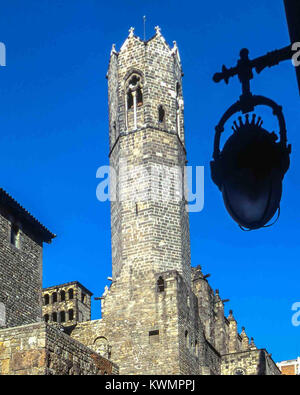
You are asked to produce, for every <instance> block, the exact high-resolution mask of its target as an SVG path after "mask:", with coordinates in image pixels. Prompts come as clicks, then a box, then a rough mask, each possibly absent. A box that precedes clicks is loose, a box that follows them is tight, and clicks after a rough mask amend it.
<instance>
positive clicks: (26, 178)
mask: <svg viewBox="0 0 300 395" xmlns="http://www.w3.org/2000/svg"><path fill="white" fill-rule="evenodd" d="M143 15H146V16H147V27H146V31H147V37H148V38H149V37H150V36H152V35H153V34H154V26H156V25H159V26H161V28H162V34H163V35H164V36H165V38H166V40H167V41H168V42H169V43H170V44H172V41H173V40H176V41H177V44H178V47H179V50H180V55H181V59H182V63H183V69H184V73H185V76H184V81H183V92H184V97H185V128H186V142H187V151H188V160H189V164H190V165H193V166H196V165H199V166H201V165H202V166H205V206H204V210H203V211H202V212H200V213H191V215H190V224H191V251H192V264H193V265H194V266H195V265H197V264H201V265H202V267H203V271H204V272H205V273H211V279H210V282H211V284H212V286H213V288H219V289H220V294H221V296H222V298H224V299H225V298H230V302H229V303H227V304H226V312H228V309H229V308H232V309H233V311H234V315H235V317H236V318H237V320H238V323H239V329H240V328H241V326H245V327H246V331H247V333H248V335H249V336H254V338H255V342H256V343H257V345H258V346H259V347H266V348H267V349H268V350H269V352H271V353H272V354H273V358H274V359H275V360H276V361H277V360H282V359H289V358H294V357H296V356H298V355H300V345H299V338H300V336H299V335H300V326H299V327H293V326H292V324H291V317H292V311H291V306H292V304H293V303H294V302H298V301H300V294H299V277H300V267H299V252H300V251H299V250H300V247H299V206H298V205H299V201H300V187H299V182H298V171H299V169H300V152H299V151H300V137H299V133H298V132H299V120H300V119H299V95H298V91H297V85H296V77H295V72H294V69H293V67H292V65H291V63H290V62H285V63H283V64H281V65H279V66H277V67H274V68H273V69H267V70H266V71H264V72H263V73H262V74H261V75H259V76H257V77H255V79H254V81H253V82H252V89H253V92H255V93H257V94H265V95H266V96H269V97H271V98H272V99H274V100H275V101H277V102H278V103H280V104H282V105H283V106H284V112H285V116H286V120H287V127H288V137H289V141H290V142H291V143H292V145H293V153H292V162H291V168H290V170H289V172H288V173H287V175H286V177H285V180H284V192H283V199H282V210H281V217H280V220H279V222H278V223H277V224H276V225H275V226H274V227H271V228H269V229H264V230H258V231H254V232H249V233H247V232H246V233H245V232H242V231H240V229H239V228H238V227H237V225H236V224H235V223H234V222H233V221H232V220H231V218H230V217H229V215H228V214H227V212H226V211H225V209H224V206H223V202H222V198H221V195H220V193H219V191H218V189H217V188H216V186H215V185H214V184H213V183H212V181H211V180H210V174H209V161H210V159H211V155H212V144H213V136H214V126H215V124H216V123H217V121H218V119H219V117H220V115H221V113H222V112H223V111H224V110H225V109H226V108H227V107H228V106H229V105H230V104H231V103H233V102H234V101H236V99H237V97H238V96H239V95H240V86H239V83H238V81H237V79H232V80H231V83H230V86H226V85H225V84H224V83H220V84H214V83H213V82H212V75H213V73H214V72H216V71H219V70H220V68H221V66H222V64H223V63H224V64H226V65H227V66H228V67H229V66H232V65H234V64H235V63H236V60H237V57H238V54H239V50H240V49H241V48H243V47H248V48H249V49H250V56H252V57H255V56H258V55H261V54H264V53H265V52H267V51H270V50H273V49H275V48H280V47H281V46H285V45H287V44H288V42H289V37H288V30H287V26H286V22H285V15H284V9H283V2H282V1H280V0H276V1H270V0H260V1H257V2H245V1H240V0H239V1H237V0H227V1H226V2H224V1H223V0H215V1H211V2H203V1H201V2H199V1H194V0H193V1H187V2H185V3H182V1H178V0H143V1H136V0H128V1H124V0H122V1H121V0H111V1H110V2H100V1H98V0H40V1H35V0H27V1H26V2H24V1H22V0H19V1H18V0H10V1H9V2H2V4H1V15H0V21H1V23H0V41H2V42H4V43H5V45H6V48H7V66H6V67H1V68H0V126H1V132H0V144H1V156H0V163H1V187H3V188H4V189H6V190H7V191H8V192H9V193H10V194H12V195H13V196H14V197H15V198H16V199H17V200H18V201H19V202H20V203H21V204H22V205H24V206H25V207H26V208H27V209H28V210H30V211H31V212H32V213H33V214H34V215H35V216H36V217H37V218H38V219H39V220H40V221H41V222H42V223H44V224H45V225H46V226H47V227H49V229H50V230H51V231H53V232H54V233H56V234H57V235H58V236H57V239H55V240H54V242H53V244H52V245H46V246H45V249H44V286H50V285H55V284H58V283H63V282H67V281H74V280H78V281H80V282H82V283H83V284H84V285H85V286H86V287H87V288H89V289H90V290H91V291H92V292H94V294H95V296H100V295H101V294H102V292H103V289H104V286H105V285H106V284H107V283H108V281H107V280H106V278H107V276H109V275H111V251H110V215H109V214H110V213H109V203H100V202H98V201H97V200H96V194H95V191H96V186H97V182H98V180H97V179H96V170H97V168H98V167H99V166H101V165H106V164H108V116H107V86H106V79H105V74H106V71H107V66H108V57H109V52H110V49H111V45H112V43H116V46H117V49H118V48H120V45H121V44H122V42H123V41H124V40H125V39H126V36H127V34H128V29H129V27H130V26H135V28H136V34H138V35H140V36H142V35H143V21H142V16H143ZM275 125H276V124H275V123H274V120H273V118H272V114H271V113H264V126H265V127H266V128H268V129H269V130H273V129H274V128H275ZM99 316H100V306H99V302H93V318H98V317H99Z"/></svg>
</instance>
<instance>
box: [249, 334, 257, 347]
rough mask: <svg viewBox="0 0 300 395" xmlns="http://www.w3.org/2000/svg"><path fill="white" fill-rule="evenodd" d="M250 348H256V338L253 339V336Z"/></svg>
mask: <svg viewBox="0 0 300 395" xmlns="http://www.w3.org/2000/svg"><path fill="white" fill-rule="evenodd" d="M250 348H254V349H256V345H255V343H254V339H253V337H251V341H250Z"/></svg>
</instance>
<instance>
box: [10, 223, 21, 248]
mask: <svg viewBox="0 0 300 395" xmlns="http://www.w3.org/2000/svg"><path fill="white" fill-rule="evenodd" d="M19 233H20V232H19V228H18V227H17V226H16V225H12V226H11V229H10V243H11V244H12V245H13V246H15V247H17V248H19V236H20V234H19Z"/></svg>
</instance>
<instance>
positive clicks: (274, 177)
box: [211, 46, 292, 230]
mask: <svg viewBox="0 0 300 395" xmlns="http://www.w3.org/2000/svg"><path fill="white" fill-rule="evenodd" d="M291 51H292V50H291V46H288V47H285V48H283V49H281V50H278V51H273V52H271V53H268V54H267V55H265V56H262V57H260V58H257V59H253V60H250V59H249V56H248V55H249V51H248V50H247V49H242V50H241V52H240V59H239V60H238V62H237V66H236V67H233V68H231V69H227V68H226V67H225V66H223V68H222V72H221V73H216V74H215V75H214V78H213V79H214V81H215V82H219V81H221V80H224V81H225V82H226V83H228V81H229V78H230V77H233V76H235V75H237V76H238V78H239V80H240V82H241V84H242V95H241V96H240V98H239V100H238V101H237V102H236V103H234V104H233V105H232V106H230V108H229V109H228V110H227V111H226V112H225V113H224V115H223V116H222V117H221V120H220V122H219V123H218V125H217V126H216V128H215V131H216V133H215V140H214V153H213V161H212V162H211V176H212V179H213V181H214V183H215V184H216V185H217V186H218V187H219V189H220V190H221V192H222V195H223V199H224V203H225V207H226V208H227V210H228V212H229V214H230V215H231V217H232V218H233V219H234V220H235V221H236V222H237V223H238V224H239V226H240V227H241V228H242V229H244V228H246V229H248V230H252V229H259V228H261V227H265V226H268V225H267V223H268V222H269V221H270V220H271V219H272V218H273V216H274V215H275V214H276V211H278V215H279V211H280V201H281V194H282V181H283V177H284V175H285V173H286V171H287V170H288V168H289V163H290V159H289V155H290V153H291V146H290V145H288V144H287V135H286V125H285V119H284V116H283V112H282V108H281V106H279V105H278V104H276V103H275V102H274V101H273V100H271V99H269V98H267V97H264V96H257V95H253V94H252V93H251V90H250V80H251V79H252V78H253V72H252V69H253V68H254V69H255V70H256V71H257V72H258V73H259V72H261V71H262V70H263V69H264V68H265V67H270V66H273V65H275V64H278V63H279V62H280V61H281V60H286V59H291V56H292V52H291ZM261 105H264V106H268V107H270V108H271V109H272V110H273V114H274V115H275V116H276V118H277V120H278V126H279V131H278V135H279V136H277V135H276V133H274V132H272V133H270V132H268V131H267V130H265V129H264V128H262V123H263V122H262V120H261V118H260V117H258V118H257V117H256V115H255V114H253V115H252V118H251V119H250V117H249V113H250V112H253V111H254V109H255V107H256V106H261ZM236 113H242V114H245V117H244V119H243V118H242V117H241V116H240V117H239V123H237V122H236V121H235V122H234V124H233V127H232V129H233V134H232V135H231V136H230V137H229V139H228V140H227V141H226V143H225V144H224V147H223V149H222V150H220V139H221V134H222V132H223V131H224V127H225V123H226V122H227V121H228V120H229V118H231V117H232V116H233V115H234V114H236Z"/></svg>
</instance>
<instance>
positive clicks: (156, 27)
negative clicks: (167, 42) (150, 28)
mask: <svg viewBox="0 0 300 395" xmlns="http://www.w3.org/2000/svg"><path fill="white" fill-rule="evenodd" d="M160 31H161V29H160V27H159V26H155V32H156V34H157V35H161V32H160Z"/></svg>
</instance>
